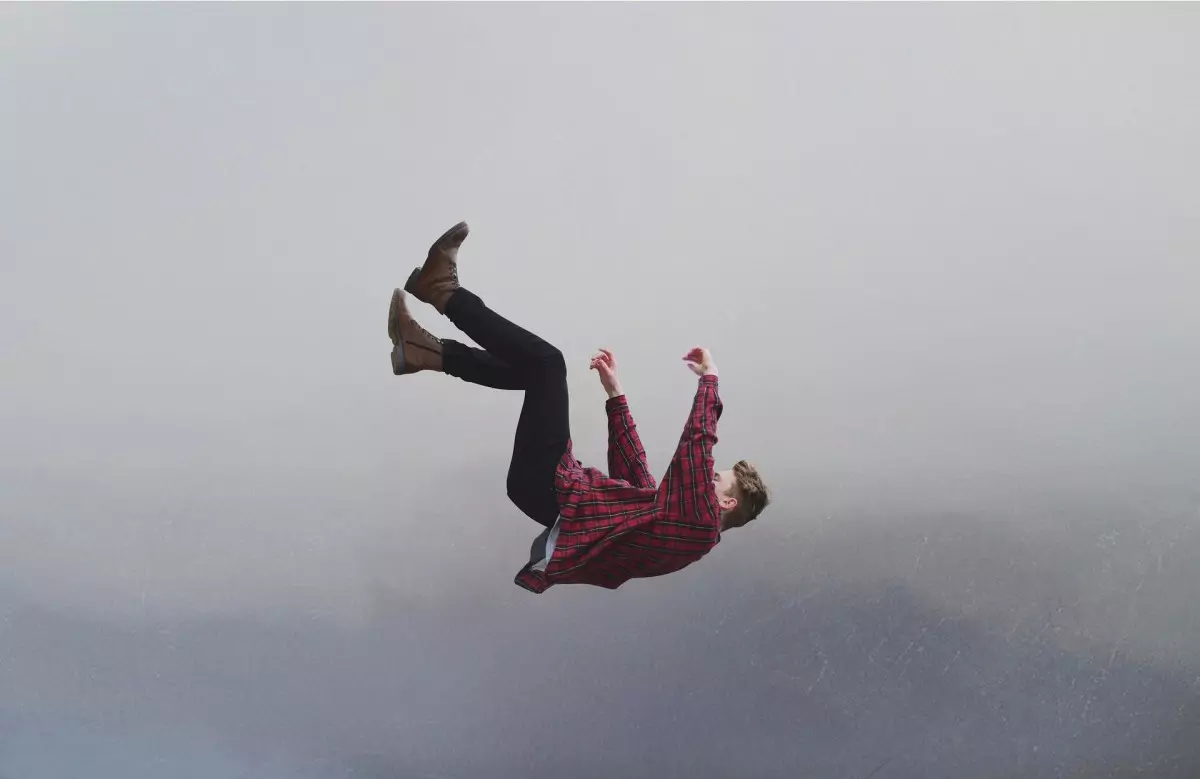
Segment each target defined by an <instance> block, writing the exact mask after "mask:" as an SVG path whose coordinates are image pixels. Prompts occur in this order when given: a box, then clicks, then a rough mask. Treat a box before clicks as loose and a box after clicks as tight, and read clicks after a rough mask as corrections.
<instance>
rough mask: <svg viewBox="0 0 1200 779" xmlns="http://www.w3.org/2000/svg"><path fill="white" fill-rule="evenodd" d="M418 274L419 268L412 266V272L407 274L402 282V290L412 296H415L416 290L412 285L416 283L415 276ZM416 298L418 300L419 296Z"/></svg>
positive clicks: (419, 272) (414, 285) (419, 273)
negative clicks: (405, 279)
mask: <svg viewBox="0 0 1200 779" xmlns="http://www.w3.org/2000/svg"><path fill="white" fill-rule="evenodd" d="M420 275H421V269H420V268H413V272H412V273H410V274H408V281H406V282H404V291H405V292H407V293H408V294H410V295H412V296H414V297H416V295H417V293H416V291H415V290H414V287H416V285H417V276H420ZM417 299H418V300H420V298H417Z"/></svg>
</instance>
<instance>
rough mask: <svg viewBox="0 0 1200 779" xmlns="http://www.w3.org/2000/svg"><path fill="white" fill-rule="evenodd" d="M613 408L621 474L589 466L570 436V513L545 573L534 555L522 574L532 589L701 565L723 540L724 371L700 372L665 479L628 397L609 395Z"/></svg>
mask: <svg viewBox="0 0 1200 779" xmlns="http://www.w3.org/2000/svg"><path fill="white" fill-rule="evenodd" d="M605 407H606V409H607V411H608V470H609V474H611V475H607V474H605V473H603V472H601V471H599V470H597V469H595V468H585V467H584V466H583V465H581V464H580V463H579V461H578V460H576V459H575V455H574V454H573V452H572V447H571V444H570V442H568V444H567V451H566V453H564V454H563V457H562V460H561V461H560V462H559V465H558V470H557V472H556V474H555V488H556V489H557V490H558V505H559V513H560V516H559V532H558V540H557V543H556V545H555V548H554V553H553V555H552V556H551V557H550V560H549V562H548V563H547V565H546V570H545V571H537V570H534V569H533V568H532V567H531V566H532V562H533V561H531V562H530V564H529V565H526V566H525V567H524V568H522V569H521V570H520V571H519V572H518V573H517V576H516V579H515V582H516V583H517V584H518V585H520V586H521V587H524V588H525V589H527V590H529V591H531V592H536V593H541V592H545V591H546V589H547V588H549V587H552V586H554V585H555V584H592V585H595V586H597V587H606V588H608V589H610V590H615V589H616V588H618V587H620V586H621V585H622V584H624V583H625V582H627V581H629V580H630V579H641V578H646V577H650V576H662V575H664V574H668V573H673V572H674V571H678V570H680V569H681V568H684V567H686V566H688V565H691V564H692V563H694V562H695V561H697V560H699V559H700V558H701V557H703V556H704V555H706V554H708V552H709V550H711V549H712V548H713V547H714V546H716V545H717V544H718V543H719V542H720V541H721V529H720V523H721V510H720V506H719V505H718V503H717V495H716V490H715V489H714V487H713V446H714V445H716V443H717V435H716V431H717V420H718V419H720V417H721V410H722V405H721V397H720V394H719V393H718V392H717V377H716V376H703V377H701V378H700V381H699V386H697V388H696V397H695V400H694V401H693V403H692V411H691V414H690V415H689V416H688V421H687V425H686V426H685V427H684V429H683V435H682V436H681V437H680V439H679V446H678V448H677V449H676V450H675V456H674V457H673V458H672V459H671V465H670V467H668V468H667V472H666V474H665V475H664V476H663V481H662V484H661V485H658V484H656V483H655V481H654V477H653V476H652V475H651V474H650V470H649V468H648V467H647V466H646V452H645V451H644V450H643V449H642V442H641V439H640V438H638V434H637V428H636V426H635V425H634V423H633V417H632V416H631V415H630V413H629V403H628V401H627V400H626V398H625V396H624V395H621V396H619V397H616V398H611V399H609V400H608V402H607V403H606V404H605ZM535 556H536V555H535Z"/></svg>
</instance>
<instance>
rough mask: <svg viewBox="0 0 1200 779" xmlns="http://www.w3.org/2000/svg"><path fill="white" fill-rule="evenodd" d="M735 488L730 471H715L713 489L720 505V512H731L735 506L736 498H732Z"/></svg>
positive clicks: (735, 483) (734, 481)
mask: <svg viewBox="0 0 1200 779" xmlns="http://www.w3.org/2000/svg"><path fill="white" fill-rule="evenodd" d="M736 487H737V480H736V479H735V478H734V476H733V471H732V470H729V471H717V472H716V473H715V474H713V489H714V490H716V492H717V502H719V503H720V504H721V511H732V510H733V507H734V506H736V505H737V498H735V497H734V490H735V488H736Z"/></svg>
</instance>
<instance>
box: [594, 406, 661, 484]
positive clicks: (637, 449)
mask: <svg viewBox="0 0 1200 779" xmlns="http://www.w3.org/2000/svg"><path fill="white" fill-rule="evenodd" d="M604 408H605V410H606V411H607V412H608V474H609V475H610V476H612V477H613V478H614V479H622V480H624V481H627V482H629V483H630V484H632V485H633V486H635V487H644V488H646V489H651V490H654V489H658V483H657V482H656V481H655V480H654V476H653V474H651V473H650V468H649V466H648V465H646V450H645V449H643V448H642V439H641V437H639V436H638V432H637V425H635V424H634V422H633V415H632V414H630V413H629V400H628V398H626V397H625V395H624V394H623V393H622V394H617V395H609V398H608V400H607V401H605V403H604Z"/></svg>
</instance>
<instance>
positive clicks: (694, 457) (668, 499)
mask: <svg viewBox="0 0 1200 779" xmlns="http://www.w3.org/2000/svg"><path fill="white" fill-rule="evenodd" d="M684 360H686V361H687V362H688V367H689V368H691V369H692V371H693V372H694V373H696V374H697V375H698V376H699V377H700V381H699V383H698V385H697V387H696V396H695V398H694V399H693V401H692V410H691V412H690V413H689V414H688V420H687V424H686V425H685V426H684V428H683V435H682V436H680V438H679V446H678V447H677V448H676V450H675V456H674V457H673V458H671V464H670V466H669V467H668V468H667V474H666V476H664V477H663V481H662V486H661V487H660V488H659V500H660V501H662V503H663V509H664V510H665V512H666V513H667V521H669V522H672V523H674V524H676V525H679V526H680V528H681V529H683V528H686V527H691V528H693V529H701V530H703V531H705V532H706V533H708V532H712V531H716V530H717V529H718V528H719V527H720V525H721V507H720V504H718V502H717V492H716V489H715V488H714V487H713V447H715V446H716V444H717V421H718V420H719V419H720V418H721V411H722V410H723V408H724V407H723V405H722V403H721V395H720V393H719V391H718V388H717V369H716V366H715V365H714V364H713V362H712V356H711V355H709V353H708V350H707V349H700V348H699V347H697V348H696V349H693V350H692V351H690V352H688V354H687V355H686V356H685V357H684Z"/></svg>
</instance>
